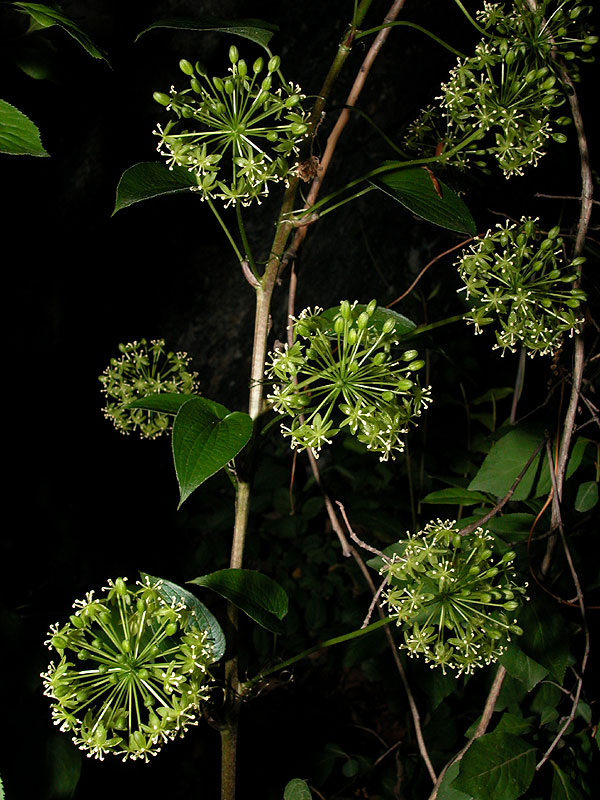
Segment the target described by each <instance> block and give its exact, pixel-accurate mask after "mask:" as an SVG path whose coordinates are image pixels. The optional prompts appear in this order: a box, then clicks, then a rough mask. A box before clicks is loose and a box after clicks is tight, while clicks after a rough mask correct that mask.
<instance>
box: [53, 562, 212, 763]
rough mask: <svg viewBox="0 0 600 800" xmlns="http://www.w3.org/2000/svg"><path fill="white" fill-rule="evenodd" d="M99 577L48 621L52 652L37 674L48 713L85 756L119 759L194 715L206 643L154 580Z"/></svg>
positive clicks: (158, 743)
mask: <svg viewBox="0 0 600 800" xmlns="http://www.w3.org/2000/svg"><path fill="white" fill-rule="evenodd" d="M136 587H137V588H132V587H129V586H128V585H127V582H126V579H124V578H117V580H115V581H111V580H109V581H108V586H106V587H104V590H103V591H104V592H105V594H104V595H103V596H101V597H99V598H98V599H96V598H95V597H94V593H93V592H88V594H87V595H86V597H85V599H84V600H77V601H76V602H75V603H74V604H73V608H74V609H75V613H74V614H73V615H71V617H70V620H69V622H67V623H66V624H64V625H59V624H58V623H57V624H56V625H52V626H51V627H50V633H49V636H50V639H49V640H48V641H47V642H46V644H47V645H48V647H49V649H50V650H56V651H57V653H58V656H59V658H60V661H59V662H58V664H55V663H54V662H52V663H51V664H50V666H49V667H48V670H47V672H45V673H43V674H42V678H43V682H44V689H45V691H44V694H45V695H46V696H48V697H50V698H52V701H53V702H52V717H53V719H54V723H55V724H56V725H59V726H60V729H61V730H62V731H70V732H71V733H72V734H73V741H74V742H75V744H77V745H78V746H79V747H80V748H81V749H82V750H87V751H88V753H87V755H88V756H90V757H92V756H93V757H95V758H98V759H100V760H103V758H104V756H105V755H106V754H107V753H111V754H114V755H119V756H122V757H123V760H124V761H125V760H127V759H128V758H131V759H138V758H142V759H144V760H145V761H148V756H149V755H156V753H157V752H158V751H159V750H160V748H161V747H162V745H163V744H164V743H165V742H167V741H169V740H170V739H173V738H175V736H176V735H177V734H178V733H180V734H181V735H183V733H184V732H185V731H186V730H187V728H188V726H190V725H196V724H197V716H198V711H199V707H200V703H201V702H202V701H205V700H207V699H208V684H209V682H210V675H209V674H208V667H209V666H210V664H211V662H212V645H211V642H210V641H209V639H208V632H207V631H205V630H200V629H198V628H196V627H193V625H192V624H191V620H190V615H189V612H188V610H187V608H186V606H185V605H184V604H183V603H181V602H179V603H178V602H175V601H172V602H170V603H168V602H167V601H166V600H165V599H163V597H162V595H161V591H160V590H161V582H160V581H157V582H154V583H153V582H151V581H150V579H149V578H148V576H146V580H145V582H143V583H142V582H139V581H138V582H137V584H136Z"/></svg>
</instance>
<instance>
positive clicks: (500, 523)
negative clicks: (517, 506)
mask: <svg viewBox="0 0 600 800" xmlns="http://www.w3.org/2000/svg"><path fill="white" fill-rule="evenodd" d="M534 522H535V514H527V513H525V512H520V511H517V512H515V513H514V514H504V515H503V516H501V517H492V519H490V520H488V521H487V522H486V527H487V528H489V529H490V530H491V531H492V533H498V534H500V535H501V536H506V537H507V538H510V537H513V536H529V531H530V530H531V528H532V526H533V523H534Z"/></svg>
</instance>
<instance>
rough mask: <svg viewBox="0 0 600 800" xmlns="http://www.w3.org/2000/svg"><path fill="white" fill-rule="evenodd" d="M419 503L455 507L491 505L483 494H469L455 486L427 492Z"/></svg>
mask: <svg viewBox="0 0 600 800" xmlns="http://www.w3.org/2000/svg"><path fill="white" fill-rule="evenodd" d="M421 502H422V503H432V504H437V505H456V506H473V505H476V504H477V503H483V504H484V505H491V503H490V499H489V497H487V496H486V495H485V494H482V493H481V492H470V491H469V490H468V489H461V488H460V487H456V486H453V487H452V488H449V489H438V490H437V491H436V492H429V494H428V495H426V496H425V497H424V498H423V499H422V500H421Z"/></svg>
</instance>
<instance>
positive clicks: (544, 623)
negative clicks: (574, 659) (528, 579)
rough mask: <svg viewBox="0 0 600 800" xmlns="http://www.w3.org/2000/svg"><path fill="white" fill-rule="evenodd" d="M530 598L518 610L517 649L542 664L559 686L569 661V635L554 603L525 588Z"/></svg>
mask: <svg viewBox="0 0 600 800" xmlns="http://www.w3.org/2000/svg"><path fill="white" fill-rule="evenodd" d="M529 594H530V595H531V598H530V600H529V602H528V603H526V604H525V605H524V606H523V608H522V609H521V611H520V612H519V625H520V627H521V628H523V636H520V637H519V648H520V649H521V650H523V652H524V653H526V655H528V656H529V657H530V658H532V659H534V661H537V663H538V664H541V665H542V666H544V667H546V669H547V670H548V672H549V673H550V675H551V676H552V678H553V679H554V680H555V681H557V682H558V683H560V684H561V685H562V682H563V679H564V677H565V671H566V669H567V663H568V660H569V635H568V630H567V627H566V625H565V622H564V620H563V618H562V616H561V614H560V613H558V612H557V610H556V604H555V603H553V602H552V601H549V600H548V598H547V597H546V596H545V595H543V594H541V593H540V592H538V591H536V590H535V589H534V588H533V587H531V586H530V587H529Z"/></svg>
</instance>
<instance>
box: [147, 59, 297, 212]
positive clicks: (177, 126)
mask: <svg viewBox="0 0 600 800" xmlns="http://www.w3.org/2000/svg"><path fill="white" fill-rule="evenodd" d="M229 60H230V62H231V67H230V68H229V74H228V75H226V76H224V77H223V78H218V77H213V78H210V77H209V76H208V75H207V74H206V72H205V70H204V68H203V67H202V65H201V64H196V66H195V67H194V66H193V65H192V64H191V63H190V62H189V61H186V60H182V61H180V62H179V66H180V68H181V70H182V72H183V73H184V74H185V75H187V76H189V78H190V88H189V89H184V90H183V91H181V92H178V91H176V89H175V88H174V87H171V92H170V94H168V95H167V94H164V93H162V92H155V94H154V99H155V100H156V101H157V102H158V103H160V104H161V105H164V106H166V107H167V110H170V111H173V112H174V113H175V115H176V119H175V120H171V121H169V122H168V123H167V124H166V125H165V127H164V128H162V127H161V126H160V125H158V126H157V129H156V131H155V133H156V135H157V136H159V137H160V144H159V146H158V151H159V152H160V153H161V155H163V156H166V158H167V161H168V164H169V167H170V168H171V169H172V168H173V166H174V165H176V164H177V165H179V166H183V167H186V168H187V169H188V170H189V171H190V172H193V173H194V174H195V176H196V179H197V182H198V187H197V191H199V192H200V194H201V197H202V199H204V198H214V197H216V198H219V199H221V200H223V201H224V202H225V205H226V206H227V205H229V204H233V205H235V204H236V203H237V202H238V201H239V202H240V203H242V205H249V204H250V203H251V202H252V201H253V200H257V201H258V202H260V198H261V197H262V196H264V195H266V194H268V191H269V185H270V184H271V183H277V182H278V181H286V182H287V178H288V176H289V175H290V173H291V172H292V169H293V167H294V162H295V159H296V156H297V154H298V150H299V144H300V142H301V141H302V139H304V138H305V136H306V135H307V131H308V125H307V122H306V118H307V115H306V112H305V111H303V109H302V107H301V101H302V100H303V99H304V95H303V94H302V93H301V90H300V87H299V86H295V85H294V84H292V83H287V82H286V81H285V80H284V79H283V77H282V75H281V72H280V70H279V57H278V56H272V57H271V58H270V59H269V61H268V62H267V69H266V75H264V77H262V78H261V77H260V75H261V73H262V72H263V69H264V61H263V59H262V58H258V59H257V60H256V61H255V62H254V65H253V66H252V70H251V71H249V69H248V66H247V64H246V62H245V61H243V60H242V59H240V57H239V54H238V50H237V47H235V46H231V47H230V48H229Z"/></svg>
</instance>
